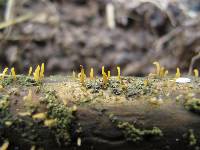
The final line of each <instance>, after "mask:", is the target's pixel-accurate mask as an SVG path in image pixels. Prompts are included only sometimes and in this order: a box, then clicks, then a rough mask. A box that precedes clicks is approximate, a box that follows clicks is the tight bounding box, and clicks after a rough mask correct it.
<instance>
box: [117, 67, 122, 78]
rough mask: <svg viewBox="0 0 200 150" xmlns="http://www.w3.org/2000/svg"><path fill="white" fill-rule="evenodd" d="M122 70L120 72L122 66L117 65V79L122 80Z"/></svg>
mask: <svg viewBox="0 0 200 150" xmlns="http://www.w3.org/2000/svg"><path fill="white" fill-rule="evenodd" d="M120 76H121V72H120V67H119V66H118V67H117V79H118V80H120V79H121V77H120Z"/></svg>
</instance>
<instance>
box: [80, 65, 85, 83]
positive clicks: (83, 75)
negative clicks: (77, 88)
mask: <svg viewBox="0 0 200 150" xmlns="http://www.w3.org/2000/svg"><path fill="white" fill-rule="evenodd" d="M80 68H81V72H80V82H81V84H82V85H84V84H85V79H86V75H85V71H84V68H83V66H82V65H80Z"/></svg>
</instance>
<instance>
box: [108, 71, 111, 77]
mask: <svg viewBox="0 0 200 150" xmlns="http://www.w3.org/2000/svg"><path fill="white" fill-rule="evenodd" d="M110 77H111V75H110V70H109V71H108V79H110Z"/></svg>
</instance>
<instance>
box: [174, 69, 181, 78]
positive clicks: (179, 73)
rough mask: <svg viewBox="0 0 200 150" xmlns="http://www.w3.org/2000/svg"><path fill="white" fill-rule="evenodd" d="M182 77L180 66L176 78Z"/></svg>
mask: <svg viewBox="0 0 200 150" xmlns="http://www.w3.org/2000/svg"><path fill="white" fill-rule="evenodd" d="M180 77H181V72H180V69H179V68H176V75H175V78H180Z"/></svg>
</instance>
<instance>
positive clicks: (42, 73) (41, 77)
mask: <svg viewBox="0 0 200 150" xmlns="http://www.w3.org/2000/svg"><path fill="white" fill-rule="evenodd" d="M43 78H44V63H42V65H41V70H40V79H43Z"/></svg>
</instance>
